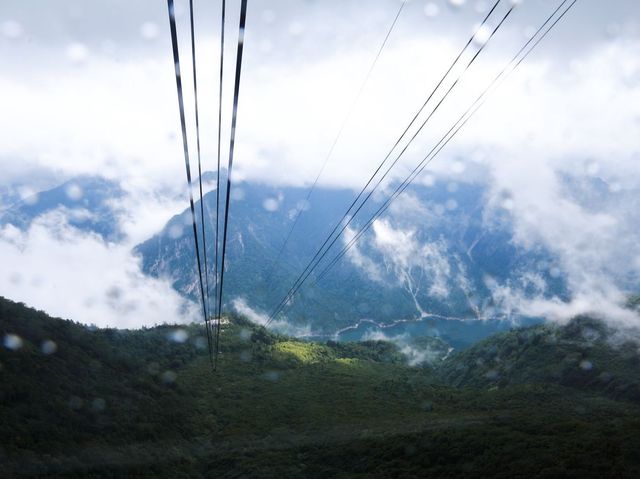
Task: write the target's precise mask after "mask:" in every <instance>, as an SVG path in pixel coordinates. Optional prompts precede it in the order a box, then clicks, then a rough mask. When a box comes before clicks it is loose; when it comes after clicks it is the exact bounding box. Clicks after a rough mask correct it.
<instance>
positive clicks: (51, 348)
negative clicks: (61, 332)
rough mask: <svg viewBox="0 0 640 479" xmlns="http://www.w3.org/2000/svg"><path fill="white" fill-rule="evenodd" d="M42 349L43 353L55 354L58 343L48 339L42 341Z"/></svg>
mask: <svg viewBox="0 0 640 479" xmlns="http://www.w3.org/2000/svg"><path fill="white" fill-rule="evenodd" d="M40 350H41V351H42V353H43V354H53V353H55V352H56V351H57V350H58V345H57V344H56V343H55V342H54V341H52V340H50V339H46V340H44V341H43V342H42V345H41V346H40Z"/></svg>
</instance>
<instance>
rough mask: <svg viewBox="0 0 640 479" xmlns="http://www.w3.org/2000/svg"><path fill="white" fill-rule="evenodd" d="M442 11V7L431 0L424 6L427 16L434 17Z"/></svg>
mask: <svg viewBox="0 0 640 479" xmlns="http://www.w3.org/2000/svg"><path fill="white" fill-rule="evenodd" d="M438 13H440V8H438V5H436V4H435V3H433V2H429V3H427V4H426V5H425V6H424V14H425V15H426V16H427V18H434V17H436V16H438Z"/></svg>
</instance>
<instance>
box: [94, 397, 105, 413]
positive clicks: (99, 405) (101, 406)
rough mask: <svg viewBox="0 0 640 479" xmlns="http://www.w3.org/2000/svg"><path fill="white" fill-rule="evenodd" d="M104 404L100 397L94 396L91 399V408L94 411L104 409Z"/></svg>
mask: <svg viewBox="0 0 640 479" xmlns="http://www.w3.org/2000/svg"><path fill="white" fill-rule="evenodd" d="M106 405H107V403H106V402H105V400H104V399H102V398H95V399H94V400H93V401H91V409H93V410H94V411H95V412H102V411H104V408H105V407H106Z"/></svg>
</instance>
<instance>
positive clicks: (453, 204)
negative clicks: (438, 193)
mask: <svg viewBox="0 0 640 479" xmlns="http://www.w3.org/2000/svg"><path fill="white" fill-rule="evenodd" d="M445 205H446V207H447V209H448V210H449V211H453V210H455V209H456V208H457V207H458V202H457V201H456V200H454V199H448V200H447V202H446V203H445Z"/></svg>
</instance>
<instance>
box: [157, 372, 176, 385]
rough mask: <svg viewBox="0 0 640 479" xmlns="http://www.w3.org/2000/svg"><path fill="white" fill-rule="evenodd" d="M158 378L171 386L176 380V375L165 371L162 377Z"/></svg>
mask: <svg viewBox="0 0 640 479" xmlns="http://www.w3.org/2000/svg"><path fill="white" fill-rule="evenodd" d="M160 378H161V379H162V382H163V383H165V384H171V383H173V382H175V380H176V379H177V378H178V375H177V374H176V373H175V372H173V371H165V372H163V373H162V376H161V377H160Z"/></svg>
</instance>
